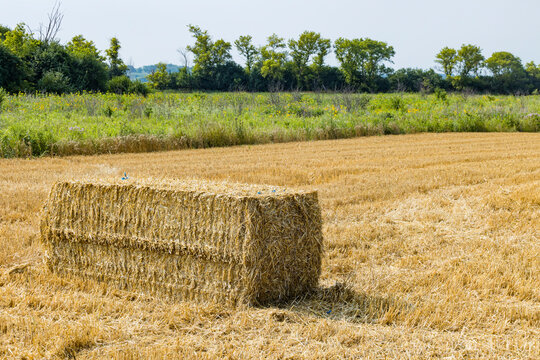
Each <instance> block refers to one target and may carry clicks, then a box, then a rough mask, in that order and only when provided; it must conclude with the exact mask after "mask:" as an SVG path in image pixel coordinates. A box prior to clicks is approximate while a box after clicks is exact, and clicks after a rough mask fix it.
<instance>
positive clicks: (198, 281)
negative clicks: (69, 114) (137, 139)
mask: <svg viewBox="0 0 540 360" xmlns="http://www.w3.org/2000/svg"><path fill="white" fill-rule="evenodd" d="M41 234H42V238H43V240H44V243H45V244H46V245H47V247H48V255H47V256H48V258H47V262H48V265H49V267H50V268H51V270H53V271H55V272H57V273H61V274H69V275H76V276H80V277H83V278H89V279H95V280H99V281H105V282H108V283H112V284H115V285H116V286H118V287H120V288H122V289H127V290H138V291H143V292H146V293H151V294H154V295H159V296H166V297H169V298H174V299H182V300H198V301H216V302H224V301H226V302H230V303H233V304H237V303H247V304H255V303H267V302H270V301H277V300H282V299H285V298H290V297H295V296H299V295H301V294H303V293H306V292H307V291H309V290H311V289H313V288H314V287H315V286H316V285H317V282H318V279H319V275H320V271H321V251H322V230H321V211H320V208H319V204H318V200H317V193H316V192H314V191H311V192H296V191H292V190H290V189H287V188H283V187H279V188H277V187H269V186H258V185H244V184H232V183H225V182H209V181H203V180H184V181H163V180H162V181H156V180H139V181H137V182H134V181H132V180H125V181H124V180H114V179H111V180H98V181H92V180H87V181H61V182H58V183H56V184H55V185H54V186H53V188H52V190H51V193H50V195H49V198H48V200H47V202H46V206H45V211H44V214H43V219H42V226H41Z"/></svg>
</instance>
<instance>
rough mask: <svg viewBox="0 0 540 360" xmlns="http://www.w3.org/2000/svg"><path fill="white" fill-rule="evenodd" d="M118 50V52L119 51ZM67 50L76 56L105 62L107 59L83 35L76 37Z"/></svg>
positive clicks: (68, 44)
mask: <svg viewBox="0 0 540 360" xmlns="http://www.w3.org/2000/svg"><path fill="white" fill-rule="evenodd" d="M118 46H119V44H118ZM118 49H119V48H118ZM118 49H117V50H116V51H118ZM66 50H67V51H68V52H69V53H71V54H73V55H75V56H92V57H94V58H96V59H98V60H100V61H105V58H104V57H103V56H101V54H100V52H99V50H98V49H97V48H96V45H95V44H94V42H93V41H89V40H86V39H85V38H84V36H82V35H77V36H74V37H73V39H71V41H70V42H68V43H67V44H66Z"/></svg>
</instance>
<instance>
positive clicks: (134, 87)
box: [129, 80, 150, 96]
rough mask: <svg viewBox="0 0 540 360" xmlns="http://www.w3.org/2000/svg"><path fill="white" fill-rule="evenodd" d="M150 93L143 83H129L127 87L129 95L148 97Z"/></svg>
mask: <svg viewBox="0 0 540 360" xmlns="http://www.w3.org/2000/svg"><path fill="white" fill-rule="evenodd" d="M149 92H150V89H149V88H148V86H146V84H145V83H143V82H140V81H139V80H137V81H133V82H131V84H130V85H129V93H130V94H138V95H142V96H146V95H148V93H149Z"/></svg>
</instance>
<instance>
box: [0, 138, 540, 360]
mask: <svg viewBox="0 0 540 360" xmlns="http://www.w3.org/2000/svg"><path fill="white" fill-rule="evenodd" d="M124 172H127V174H128V176H129V177H130V178H146V177H161V178H181V179H183V178H186V177H195V178H202V179H208V180H228V181H232V182H241V183H251V184H269V185H276V186H286V187H289V188H293V189H302V190H307V191H310V190H317V191H318V196H319V203H320V206H321V210H322V220H323V236H324V255H323V260H322V272H321V281H320V287H319V288H318V289H317V290H316V291H315V292H314V293H312V294H310V295H309V296H305V297H302V298H297V299H295V300H290V301H287V302H280V303H273V304H270V305H267V306H264V307H260V306H259V307H247V306H240V307H230V306H226V305H223V304H220V303H217V304H216V303H204V302H203V303H196V302H175V301H170V300H162V299H156V298H153V297H151V296H143V295H139V294H137V293H129V292H125V291H121V290H117V289H115V288H113V287H108V286H106V285H104V284H102V283H97V282H94V281H90V280H81V279H79V278H76V277H64V276H60V275H56V273H51V272H49V270H48V269H47V267H46V265H45V260H44V253H45V248H44V245H42V244H41V242H40V241H39V229H40V224H39V222H40V209H41V206H42V205H43V203H44V201H45V199H46V198H47V195H48V192H49V190H50V189H51V186H52V184H53V183H54V182H56V181H61V180H65V179H68V178H69V179H78V178H79V179H83V178H87V177H111V176H113V177H118V178H120V177H122V176H123V174H124ZM0 190H1V191H0V276H1V277H0V358H8V359H11V358H14V359H20V358H26V359H41V358H77V359H97V358H105V359H109V358H112V359H139V358H148V359H162V358H177V359H182V358H242V359H244V358H247V359H250V358H252V359H262V358H269V359H284V358H295V359H296V358H299V359H303V358H309V359H312V358H323V359H325V358H326V359H341V358H368V359H382V358H403V359H424V358H445V359H463V358H492V359H505V358H506V359H538V358H540V134H526V133H510V134H501V133H490V134H485V133H484V134H421V135H402V136H385V137H370V138H359V139H352V140H339V141H319V142H304V143H288V144H279V145H261V146H242V147H233V148H215V149H206V150H186V151H176V152H166V153H152V154H136V155H133V154H125V155H107V156H95V157H69V158H42V159H34V160H0Z"/></svg>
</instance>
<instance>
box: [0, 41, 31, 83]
mask: <svg viewBox="0 0 540 360" xmlns="http://www.w3.org/2000/svg"><path fill="white" fill-rule="evenodd" d="M25 75H26V73H25V71H24V64H23V62H22V61H21V59H20V58H18V57H17V56H15V54H13V53H12V52H11V51H9V49H8V48H7V47H6V46H4V45H2V44H1V43H0V88H4V89H6V90H7V91H10V92H16V91H19V90H22V82H23V79H24V77H25Z"/></svg>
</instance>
